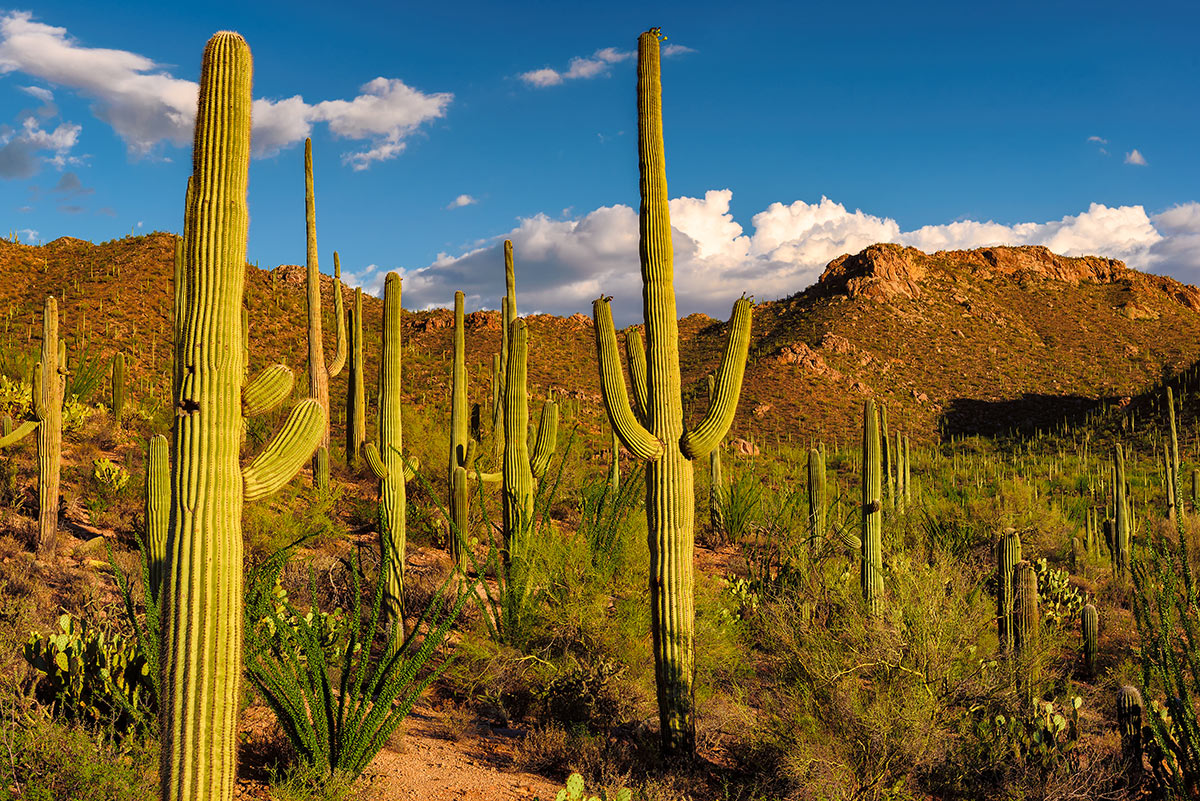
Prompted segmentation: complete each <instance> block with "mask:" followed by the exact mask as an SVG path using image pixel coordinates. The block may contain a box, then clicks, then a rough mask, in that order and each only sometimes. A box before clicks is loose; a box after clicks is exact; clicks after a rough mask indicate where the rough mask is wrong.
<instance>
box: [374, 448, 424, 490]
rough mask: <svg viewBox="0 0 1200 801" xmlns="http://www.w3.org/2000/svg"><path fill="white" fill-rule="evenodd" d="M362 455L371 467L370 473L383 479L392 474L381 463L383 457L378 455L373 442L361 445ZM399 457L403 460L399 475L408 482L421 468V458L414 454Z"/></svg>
mask: <svg viewBox="0 0 1200 801" xmlns="http://www.w3.org/2000/svg"><path fill="white" fill-rule="evenodd" d="M363 456H365V457H366V459H367V466H368V467H370V468H371V473H372V474H373V475H374V476H375V478H377V479H379V480H380V481H383V480H384V479H386V478H387V477H388V476H390V475H391V474H392V471H391V470H389V469H388V467H387V465H385V464H384V463H383V457H382V456H380V454H379V448H377V447H376V446H375V443H374V442H367V443H365V444H364V445H363ZM401 458H402V459H403V460H404V464H403V468H402V472H401V475H403V476H404V481H405V483H408V482H409V481H412V480H413V477H414V476H416V475H417V471H418V470H420V469H421V460H420V459H418V458H417V457H415V456H407V457H404V456H402V457H401Z"/></svg>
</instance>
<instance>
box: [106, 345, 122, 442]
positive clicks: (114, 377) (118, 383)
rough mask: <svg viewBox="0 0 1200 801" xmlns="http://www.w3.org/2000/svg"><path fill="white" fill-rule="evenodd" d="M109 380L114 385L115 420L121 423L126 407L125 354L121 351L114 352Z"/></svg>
mask: <svg viewBox="0 0 1200 801" xmlns="http://www.w3.org/2000/svg"><path fill="white" fill-rule="evenodd" d="M109 380H110V383H111V385H112V416H113V422H115V423H116V424H117V425H120V424H121V412H122V411H123V410H124V409H125V354H124V353H122V352H120V351H117V352H116V353H114V354H113V358H112V370H111V375H110V376H109Z"/></svg>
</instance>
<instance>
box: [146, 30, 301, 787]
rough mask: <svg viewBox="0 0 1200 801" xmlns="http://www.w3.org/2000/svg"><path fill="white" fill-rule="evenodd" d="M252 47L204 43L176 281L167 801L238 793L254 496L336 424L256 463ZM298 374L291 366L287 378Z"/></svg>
mask: <svg viewBox="0 0 1200 801" xmlns="http://www.w3.org/2000/svg"><path fill="white" fill-rule="evenodd" d="M251 69H252V67H251V60H250V49H249V48H248V47H247V46H246V42H245V41H244V40H243V39H242V37H241V36H238V35H237V34H235V33H228V32H222V33H218V34H216V35H215V36H213V38H212V39H211V40H209V43H208V46H207V47H206V48H205V50H204V59H203V62H202V65H201V70H200V93H199V104H198V108H197V112H196V128H195V143H194V147H193V151H192V182H191V186H192V187H193V189H194V191H189V193H188V206H187V211H186V215H185V219H184V240H185V242H184V255H183V262H184V263H183V266H182V269H181V270H179V271H178V273H177V278H178V279H179V280H181V282H182V284H183V286H182V287H176V299H177V301H178V302H179V304H180V305H179V306H178V307H177V308H176V309H175V321H176V329H177V330H176V342H177V343H179V345H178V348H177V351H176V362H175V384H176V386H177V391H178V404H177V408H176V415H175V426H174V430H173V437H174V449H173V450H174V464H172V466H171V527H172V532H171V536H170V538H169V553H168V560H169V567H168V570H169V574H168V575H169V578H168V579H167V581H166V584H165V587H166V590H167V591H166V592H164V593H163V594H162V598H163V609H162V621H163V627H164V635H163V658H162V665H163V676H162V688H163V695H162V704H161V708H162V728H161V736H162V744H161V771H160V778H161V787H162V797H163V799H165V801H185V800H186V801H202V800H203V801H232V798H233V790H234V784H235V779H236V777H237V766H236V748H237V736H236V735H237V717H238V705H239V698H240V695H241V692H240V690H241V678H242V605H243V593H242V524H241V520H242V504H243V502H245V501H252V500H255V499H258V498H262V497H265V496H266V495H268V494H270V493H271V492H273V491H275V490H276V489H278V488H279V487H280V486H282V485H283V484H284V483H285V482H286V481H288V480H289V479H290V478H291V477H292V476H293V475H295V473H296V471H297V470H298V469H299V467H300V465H301V464H302V463H303V462H304V460H305V459H307V458H309V457H310V456H311V455H312V452H313V449H314V448H315V447H316V446H317V443H318V442H319V441H320V437H321V432H322V431H323V430H324V426H325V413H324V410H323V409H322V408H321V406H320V404H318V403H317V402H316V401H313V400H305V401H301V402H300V403H299V404H297V406H296V407H295V408H293V410H292V412H291V414H290V415H289V416H288V419H287V421H286V422H285V423H284V426H283V429H282V430H281V431H280V432H279V434H278V435H277V436H276V438H275V439H274V440H273V441H272V442H271V443H270V444H269V445H268V446H267V447H266V449H265V450H264V451H263V452H262V453H261V454H260V455H259V456H258V457H257V458H256V459H255V460H254V461H253V462H251V463H250V464H249V465H247V466H246V468H245V469H240V468H239V465H238V453H239V451H240V449H241V444H242V408H241V403H242V402H241V399H240V396H241V394H242V384H243V381H244V376H243V371H242V348H241V342H242V331H241V328H242V315H241V307H242V294H243V289H244V285H245V269H246V229H247V223H248V214H247V209H246V179H247V172H248V167H249V163H250V105H251V93H250V83H251ZM288 375H290V372H289V373H288Z"/></svg>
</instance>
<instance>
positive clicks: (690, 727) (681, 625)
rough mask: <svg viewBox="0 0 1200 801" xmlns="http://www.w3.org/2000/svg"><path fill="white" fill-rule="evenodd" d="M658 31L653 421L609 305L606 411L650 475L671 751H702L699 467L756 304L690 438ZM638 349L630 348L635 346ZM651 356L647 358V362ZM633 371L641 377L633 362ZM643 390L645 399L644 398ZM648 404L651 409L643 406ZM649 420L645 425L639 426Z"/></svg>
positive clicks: (643, 97)
mask: <svg viewBox="0 0 1200 801" xmlns="http://www.w3.org/2000/svg"><path fill="white" fill-rule="evenodd" d="M659 58H660V54H659V39H658V30H657V29H652V30H650V31H647V32H646V33H643V34H642V35H641V36H640V37H639V38H638V69H637V108H638V163H639V168H640V172H641V197H642V202H641V211H640V214H639V229H640V246H639V248H638V250H639V255H640V257H641V265H642V282H643V291H642V302H643V309H644V313H645V321H646V346H647V347H646V353H645V356H648V359H646V360H645V361H646V363H647V370H646V381H645V382H644V383H642V382H639V380H638V377H637V375H636V374H635V375H634V382H633V383H634V390H635V392H636V393H637V397H638V399H639V407H641V410H643V411H644V414H643V415H636V414H635V413H634V410H633V409H632V408H631V407H630V405H629V398H628V395H627V394H626V391H625V382H624V380H623V378H622V376H621V363H620V357H619V355H618V351H617V338H616V330H615V329H614V327H613V319H612V310H611V308H610V307H609V299H608V298H600V299H599V300H597V301H596V302H595V303H594V304H593V307H592V309H593V316H594V318H595V322H596V328H595V331H596V349H597V352H598V356H599V358H598V362H599V364H600V379H601V385H602V390H603V397H604V406H605V409H606V410H607V411H608V416H609V420H610V422H611V423H612V425H613V428H614V429H616V431H617V435H618V436H619V437H620V438H621V443H622V444H623V445H624V446H625V448H626V449H627V450H628V451H629V452H630V453H632V454H633V455H634V456H636V457H637V458H639V459H643V460H645V461H646V462H647V463H648V464H647V467H646V522H647V540H648V542H649V546H650V627H651V632H652V635H653V648H654V667H655V679H656V685H657V695H658V709H659V721H660V723H661V732H662V745H663V750H664V751H665V752H667V753H685V754H690V753H692V751H693V750H694V748H695V728H694V718H693V681H694V674H695V664H696V663H695V606H694V600H693V593H694V582H695V579H694V576H693V573H692V554H693V548H694V537H695V509H694V502H693V497H692V492H693V468H692V462H691V460H693V459H698V458H701V457H703V456H705V455H707V454H708V453H709V452H711V451H712V449H713V448H715V447H716V446H717V443H718V442H720V440H721V438H722V437H724V436H725V432H726V431H728V430H729V426H730V424H731V423H732V422H733V414H734V411H735V409H736V408H737V401H738V395H739V394H740V392H741V386H742V374H743V371H744V369H745V365H746V354H747V352H748V349H749V344H750V316H751V308H750V306H751V304H750V301H749V300H747V299H746V298H742V299H741V300H739V301H737V302H736V303H735V304H734V307H733V319H732V321H731V323H730V338H729V343H728V345H727V346H726V349H725V353H724V355H723V357H722V360H721V366H720V368H719V370H718V371H717V379H716V393H715V397H714V399H713V401H712V402H711V403H710V405H709V409H708V412H707V413H706V415H705V417H704V419H703V421H702V422H701V423H700V424H699V425H698V426H697V427H696V428H694V429H689V430H687V431H685V430H684V421H683V397H682V386H681V385H682V381H681V378H680V374H679V324H678V318H677V315H676V311H675V287H674V266H673V254H672V250H671V221H670V214H669V210H668V207H667V178H666V167H665V162H664V152H663V133H662V85H661V80H660V75H659V64H660V60H659ZM628 345H629V343H628V341H627V346H628ZM638 355H639V356H642V354H638ZM630 363H631V371H632V370H634V369H636V367H635V366H634V365H635V364H636V361H635V358H634V356H633V354H632V353H631V357H630ZM643 388H644V390H645V392H644V394H643ZM642 398H645V402H644V403H642V402H641V399H642ZM639 417H640V419H639Z"/></svg>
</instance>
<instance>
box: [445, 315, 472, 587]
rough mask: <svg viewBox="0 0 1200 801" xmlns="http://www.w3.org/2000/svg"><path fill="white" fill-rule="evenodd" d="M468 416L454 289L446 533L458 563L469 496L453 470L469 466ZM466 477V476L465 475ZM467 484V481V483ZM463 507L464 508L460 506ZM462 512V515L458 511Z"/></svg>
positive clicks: (462, 344) (464, 356) (463, 331)
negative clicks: (461, 490) (461, 494)
mask: <svg viewBox="0 0 1200 801" xmlns="http://www.w3.org/2000/svg"><path fill="white" fill-rule="evenodd" d="M469 423H470V420H469V419H468V417H467V339H466V326H465V324H464V320H463V293H462V292H455V293H454V364H453V367H452V368H451V372H450V465H449V471H448V473H447V475H446V486H447V487H448V489H449V491H450V502H449V503H448V504H447V506H448V507H449V509H450V531H449V536H448V537H447V540H446V541H447V544H448V545H449V550H450V555H451V556H452V557H453V558H454V561H455V563H456V564H458V563H459V562H460V561H461V559H462V554H460V553H459V538H460V537H464V536H466V534H467V515H468V514H469V509H470V507H469V505H468V502H467V497H466V495H465V494H464V497H463V498H461V499H459V498H457V497H456V495H455V483H454V474H455V471H456V470H457V469H458V468H460V467H461V468H463V469H464V470H466V469H470V467H471V466H470V465H469V464H467V452H468V444H469V442H470V433H469V432H468V424H469ZM464 481H465V479H464ZM463 486H464V488H465V483H464V485H463ZM460 507H461V508H460ZM460 512H461V515H462V516H461V517H460V516H459V513H460Z"/></svg>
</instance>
